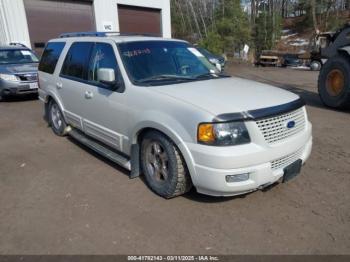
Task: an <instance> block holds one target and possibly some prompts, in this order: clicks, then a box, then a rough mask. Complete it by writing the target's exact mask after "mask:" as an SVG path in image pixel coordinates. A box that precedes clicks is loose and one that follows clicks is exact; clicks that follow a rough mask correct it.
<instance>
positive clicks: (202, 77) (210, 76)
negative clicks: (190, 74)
mask: <svg viewBox="0 0 350 262" xmlns="http://www.w3.org/2000/svg"><path fill="white" fill-rule="evenodd" d="M222 77H230V76H229V75H225V74H222V73H220V74H216V73H210V72H208V73H205V74H201V75H198V76H196V77H195V79H206V78H211V79H214V78H222Z"/></svg>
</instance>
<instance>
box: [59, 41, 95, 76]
mask: <svg viewBox="0 0 350 262" xmlns="http://www.w3.org/2000/svg"><path fill="white" fill-rule="evenodd" d="M92 46H93V43H89V42H76V43H74V44H72V46H71V47H70V49H69V51H68V53H67V56H66V59H65V60H64V64H63V67H62V71H61V74H62V75H63V76H68V77H73V78H78V79H82V80H87V76H86V73H87V66H88V63H89V58H90V52H91V48H92Z"/></svg>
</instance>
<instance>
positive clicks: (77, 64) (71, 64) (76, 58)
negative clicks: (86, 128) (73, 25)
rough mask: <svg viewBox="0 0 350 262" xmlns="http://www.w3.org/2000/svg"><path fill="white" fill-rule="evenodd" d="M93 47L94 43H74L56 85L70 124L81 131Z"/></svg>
mask: <svg viewBox="0 0 350 262" xmlns="http://www.w3.org/2000/svg"><path fill="white" fill-rule="evenodd" d="M93 46H94V43H93V42H75V43H73V44H72V45H71V46H70V48H69V51H68V52H67V55H66V57H65V60H64V62H63V65H62V70H61V72H60V77H59V79H58V81H57V83H56V88H57V93H58V94H59V96H60V97H61V101H62V104H63V108H64V114H65V116H66V119H67V121H68V123H69V124H71V125H72V126H74V127H76V128H79V129H81V130H83V121H82V116H83V111H84V102H85V99H86V98H85V91H86V89H87V87H88V82H87V69H88V64H89V59H90V53H91V51H92V48H93Z"/></svg>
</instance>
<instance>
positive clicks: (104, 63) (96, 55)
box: [88, 43, 119, 83]
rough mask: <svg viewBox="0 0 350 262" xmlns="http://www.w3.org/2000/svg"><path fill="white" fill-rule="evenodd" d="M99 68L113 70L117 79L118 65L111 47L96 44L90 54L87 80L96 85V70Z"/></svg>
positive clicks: (104, 44)
mask: <svg viewBox="0 0 350 262" xmlns="http://www.w3.org/2000/svg"><path fill="white" fill-rule="evenodd" d="M100 68H109V69H114V72H115V79H118V72H119V70H118V64H117V60H116V58H115V54H114V51H113V47H112V46H111V45H110V44H106V43H96V44H95V47H94V49H93V51H92V54H91V60H90V64H89V71H88V80H89V81H91V82H95V83H98V82H99V81H98V79H97V70H98V69H100Z"/></svg>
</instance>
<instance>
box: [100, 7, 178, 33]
mask: <svg viewBox="0 0 350 262" xmlns="http://www.w3.org/2000/svg"><path fill="white" fill-rule="evenodd" d="M118 4H121V5H131V6H139V7H149V8H156V9H161V14H162V33H163V37H167V38H171V18H170V0H95V1H94V12H95V19H96V29H97V31H106V30H105V28H104V27H105V26H106V25H107V26H111V31H119V17H118Z"/></svg>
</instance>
